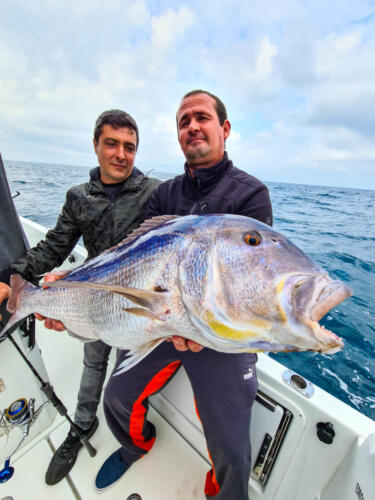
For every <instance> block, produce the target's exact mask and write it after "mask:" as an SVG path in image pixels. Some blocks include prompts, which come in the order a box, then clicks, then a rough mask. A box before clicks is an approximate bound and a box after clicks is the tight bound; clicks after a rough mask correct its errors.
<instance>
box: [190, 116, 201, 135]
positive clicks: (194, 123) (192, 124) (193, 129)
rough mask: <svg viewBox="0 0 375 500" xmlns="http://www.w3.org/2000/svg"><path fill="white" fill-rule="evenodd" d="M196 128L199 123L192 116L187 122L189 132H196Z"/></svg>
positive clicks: (197, 128)
mask: <svg viewBox="0 0 375 500" xmlns="http://www.w3.org/2000/svg"><path fill="white" fill-rule="evenodd" d="M198 130H199V123H198V121H197V120H196V119H195V118H193V119H192V120H191V121H190V123H189V132H190V133H194V132H197V131H198Z"/></svg>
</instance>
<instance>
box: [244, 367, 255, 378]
mask: <svg viewBox="0 0 375 500" xmlns="http://www.w3.org/2000/svg"><path fill="white" fill-rule="evenodd" d="M252 376H253V369H252V368H249V371H248V373H245V374H244V376H243V379H244V380H249V378H252Z"/></svg>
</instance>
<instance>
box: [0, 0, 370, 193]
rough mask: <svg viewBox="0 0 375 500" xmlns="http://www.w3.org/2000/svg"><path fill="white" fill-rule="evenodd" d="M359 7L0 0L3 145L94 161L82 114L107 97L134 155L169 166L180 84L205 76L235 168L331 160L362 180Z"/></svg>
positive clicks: (315, 171) (361, 3)
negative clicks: (127, 118) (135, 137)
mask: <svg viewBox="0 0 375 500" xmlns="http://www.w3.org/2000/svg"><path fill="white" fill-rule="evenodd" d="M370 12H371V11H370V7H369V4H368V2H367V0H358V1H357V2H356V3H354V2H352V3H351V2H350V0H340V1H339V0H333V1H332V2H329V3H327V2H324V1H323V0H307V1H306V2H303V3H302V2H299V1H298V0H279V1H278V2H275V3H273V4H272V5H270V6H269V7H268V8H265V4H264V1H263V0H254V1H253V2H252V3H251V8H250V7H249V3H248V2H246V1H245V0H232V1H229V0H223V1H222V2H219V3H218V2H215V1H214V0H207V1H206V2H204V3H203V4H202V2H198V0H191V1H190V2H189V4H187V3H183V4H177V5H176V2H174V1H173V0H166V1H165V2H163V3H160V2H154V1H151V0H139V1H135V0H111V1H108V2H103V1H101V0H92V1H91V0H90V1H89V0H81V1H78V0H66V2H64V3H63V4H62V3H61V2H58V1H57V0H56V1H53V0H44V1H43V0H39V1H38V2H31V3H30V2H26V1H24V2H22V0H20V1H19V2H17V3H16V4H14V3H13V2H9V0H4V1H3V2H1V3H0V119H1V123H2V131H3V132H2V135H1V137H0V141H1V143H0V146H1V149H2V153H3V156H5V158H9V159H21V160H22V159H23V160H31V158H30V157H29V156H30V155H33V158H32V159H34V160H39V161H45V162H57V163H71V164H77V163H80V162H83V163H87V164H89V163H92V162H93V161H94V160H95V157H94V156H93V154H92V148H91V134H92V128H93V123H94V121H95V119H96V117H97V115H98V114H99V113H100V112H101V111H103V110H104V109H108V108H112V107H118V108H124V109H126V110H127V111H128V112H130V113H131V114H132V115H133V116H134V117H135V119H136V120H137V122H138V124H139V127H140V136H141V143H140V144H141V146H140V151H139V153H138V157H137V164H138V165H140V166H141V167H142V166H143V165H144V167H145V169H146V170H148V169H149V168H151V167H152V168H158V169H159V170H166V171H168V170H171V171H174V172H176V171H177V172H178V171H180V170H181V165H182V163H183V157H182V155H181V152H180V151H179V146H178V142H177V138H176V131H175V122H174V120H175V112H176V108H177V106H178V104H179V100H180V98H181V96H182V95H183V93H185V92H186V91H188V90H191V89H193V88H206V89H207V90H210V91H212V92H214V93H216V94H217V95H219V96H220V97H221V98H222V99H223V101H224V103H225V104H226V106H227V109H228V112H229V118H230V121H231V123H232V125H233V129H232V132H231V135H230V137H229V139H228V143H227V147H228V151H229V154H230V156H233V158H234V159H235V161H236V163H237V165H238V166H239V167H240V168H245V169H248V170H249V171H251V172H252V173H255V174H256V175H258V176H259V177H260V178H264V179H266V180H289V181H293V180H295V181H297V182H303V181H304V179H305V180H306V181H312V180H313V181H314V182H315V183H319V175H320V176H321V175H322V172H324V179H325V181H327V182H328V179H329V175H330V172H332V173H334V174H335V173H336V172H337V169H341V171H342V172H344V173H343V175H342V177H340V181H341V180H342V182H344V183H347V184H348V185H356V183H357V182H358V183H363V185H364V186H365V187H367V186H368V181H363V179H364V177H365V176H367V178H371V179H375V175H374V168H375V167H374V165H375V164H374V146H373V144H374V143H375V141H374V135H375V90H374V83H373V82H374V81H375V58H374V53H375V36H374V31H373V28H374V24H371V23H374V21H375V19H374V18H373V19H372V18H371V17H369V13H370ZM291 13H292V14H291ZM371 19H372V20H371ZM353 20H357V21H356V22H355V23H353ZM358 20H359V21H358ZM361 20H365V21H361ZM68 27H69V29H68ZM38 155H39V156H38ZM334 182H337V176H336V175H334V176H333V177H332V183H334ZM373 182H374V183H375V180H374V181H373ZM374 187H375V184H374Z"/></svg>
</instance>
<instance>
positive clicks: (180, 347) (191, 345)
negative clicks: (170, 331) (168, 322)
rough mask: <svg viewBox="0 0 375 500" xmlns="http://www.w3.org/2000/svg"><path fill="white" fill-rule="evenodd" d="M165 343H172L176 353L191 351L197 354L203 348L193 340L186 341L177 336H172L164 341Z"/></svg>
mask: <svg viewBox="0 0 375 500" xmlns="http://www.w3.org/2000/svg"><path fill="white" fill-rule="evenodd" d="M166 340H167V342H173V345H174V346H175V348H176V349H177V351H189V350H190V351H192V352H199V351H201V350H202V349H203V346H202V345H200V344H197V342H194V340H188V339H185V338H184V337H180V336H179V335H172V337H171V338H169V339H166Z"/></svg>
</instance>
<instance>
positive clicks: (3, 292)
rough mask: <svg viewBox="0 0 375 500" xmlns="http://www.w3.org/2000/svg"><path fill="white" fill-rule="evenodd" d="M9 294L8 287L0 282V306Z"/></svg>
mask: <svg viewBox="0 0 375 500" xmlns="http://www.w3.org/2000/svg"><path fill="white" fill-rule="evenodd" d="M9 294H10V286H9V285H7V284H6V283H3V282H0V305H1V304H2V302H3V300H5V299H7V298H8V297H9Z"/></svg>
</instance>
